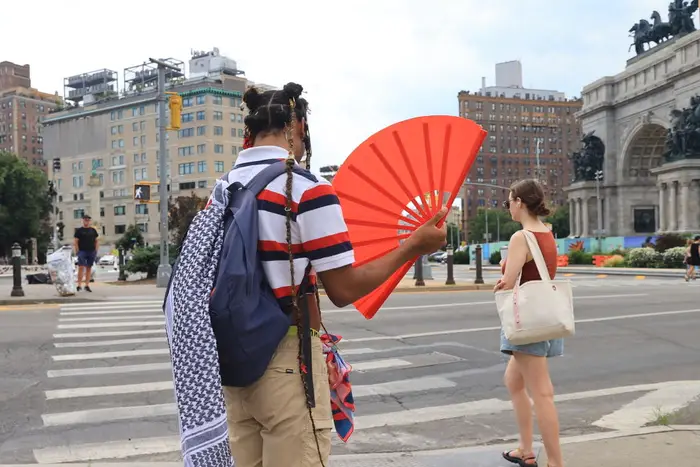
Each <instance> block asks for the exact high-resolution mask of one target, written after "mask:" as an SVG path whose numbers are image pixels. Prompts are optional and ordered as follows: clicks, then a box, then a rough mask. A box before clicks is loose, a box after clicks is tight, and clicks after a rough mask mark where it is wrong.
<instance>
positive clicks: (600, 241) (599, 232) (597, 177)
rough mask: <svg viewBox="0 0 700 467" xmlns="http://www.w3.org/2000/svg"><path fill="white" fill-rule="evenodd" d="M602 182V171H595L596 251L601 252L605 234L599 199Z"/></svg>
mask: <svg viewBox="0 0 700 467" xmlns="http://www.w3.org/2000/svg"><path fill="white" fill-rule="evenodd" d="M602 181H603V171H602V170H596V173H595V194H596V204H597V209H596V211H597V213H596V214H598V216H597V217H598V230H597V231H596V235H597V237H598V251H599V252H602V251H603V235H604V234H605V231H604V230H603V200H602V199H601V198H600V183H601V182H602Z"/></svg>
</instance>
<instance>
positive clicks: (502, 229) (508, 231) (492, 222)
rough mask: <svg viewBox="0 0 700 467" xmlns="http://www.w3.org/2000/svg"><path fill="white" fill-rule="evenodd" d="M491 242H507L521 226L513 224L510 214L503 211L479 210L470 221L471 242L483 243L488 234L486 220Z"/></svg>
mask: <svg viewBox="0 0 700 467" xmlns="http://www.w3.org/2000/svg"><path fill="white" fill-rule="evenodd" d="M487 217H488V231H489V238H490V241H494V242H495V241H507V240H509V239H510V236H511V235H513V234H514V233H515V232H517V231H518V230H520V224H518V223H517V222H513V220H512V219H511V218H510V214H509V213H508V212H507V211H505V210H503V209H488V215H487V210H486V209H484V208H479V209H478V210H477V211H476V216H474V217H472V218H471V219H469V241H470V242H483V241H484V234H485V233H486V219H487Z"/></svg>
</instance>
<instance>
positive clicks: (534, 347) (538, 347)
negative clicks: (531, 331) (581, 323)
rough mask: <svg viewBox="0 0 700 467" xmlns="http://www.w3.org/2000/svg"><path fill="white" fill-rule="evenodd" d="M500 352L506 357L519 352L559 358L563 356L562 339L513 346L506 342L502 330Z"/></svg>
mask: <svg viewBox="0 0 700 467" xmlns="http://www.w3.org/2000/svg"><path fill="white" fill-rule="evenodd" d="M501 352H502V353H504V354H506V355H513V352H520V353H524V354H528V355H534V356H536V357H547V358H552V357H561V356H562V355H564V339H552V340H549V341H542V342H534V343H532V344H525V345H513V344H511V343H510V342H508V339H506V335H505V333H504V332H503V329H501Z"/></svg>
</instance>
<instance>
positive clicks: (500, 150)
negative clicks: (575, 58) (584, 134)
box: [458, 61, 582, 238]
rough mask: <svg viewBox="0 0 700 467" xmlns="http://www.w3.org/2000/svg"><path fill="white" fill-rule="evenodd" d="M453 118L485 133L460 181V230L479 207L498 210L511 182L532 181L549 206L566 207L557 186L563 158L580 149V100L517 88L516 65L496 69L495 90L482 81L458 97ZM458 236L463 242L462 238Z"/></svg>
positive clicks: (564, 176)
mask: <svg viewBox="0 0 700 467" xmlns="http://www.w3.org/2000/svg"><path fill="white" fill-rule="evenodd" d="M458 104H459V114H460V116H462V117H464V118H469V119H471V120H474V121H475V122H476V123H478V124H480V125H481V126H482V127H483V128H484V129H485V130H487V132H488V136H487V137H486V140H485V142H484V144H483V146H482V147H481V150H480V152H479V154H478V156H477V159H476V162H475V163H474V165H473V166H472V168H471V170H470V172H469V174H468V176H467V179H466V180H465V185H464V192H463V206H462V209H463V212H464V216H463V218H464V220H463V222H464V224H463V230H464V232H465V235H466V231H467V228H468V222H469V219H470V218H472V217H473V216H474V215H476V213H477V209H479V208H496V209H498V208H500V206H501V205H502V202H503V201H505V200H506V199H507V198H508V189H507V187H509V186H510V185H511V184H513V183H514V182H515V181H517V180H520V179H523V178H537V179H539V180H540V181H541V182H542V184H543V185H544V186H545V190H546V195H547V198H548V201H549V202H550V203H551V204H552V205H553V206H554V207H557V206H562V205H564V204H565V203H566V194H565V193H564V191H563V188H564V187H566V186H568V185H569V184H570V183H571V180H572V178H571V176H572V173H571V169H572V164H571V161H570V159H569V157H568V155H569V154H570V153H571V152H573V151H577V150H579V149H580V146H581V143H580V139H581V125H580V123H579V122H578V121H577V120H576V118H575V116H574V115H575V113H576V112H578V111H579V110H580V109H581V105H582V101H581V100H580V99H568V98H566V96H565V94H564V93H562V92H559V91H550V90H541V89H527V88H524V87H523V86H522V65H521V64H520V62H517V61H512V62H505V63H500V64H497V65H496V86H491V87H487V86H486V79H485V78H483V79H482V87H481V89H480V90H479V91H478V92H469V91H461V92H460V93H459V94H458ZM464 238H467V237H466V236H465V237H464Z"/></svg>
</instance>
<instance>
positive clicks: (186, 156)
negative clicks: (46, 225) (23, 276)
mask: <svg viewBox="0 0 700 467" xmlns="http://www.w3.org/2000/svg"><path fill="white" fill-rule="evenodd" d="M207 58H209V59H210V63H209V65H207V66H205V67H204V71H202V65H201V62H202V61H205V62H206V59H207ZM192 60H193V61H195V60H196V61H197V68H196V69H197V73H192V74H191V75H190V77H189V78H185V76H184V73H172V74H170V75H168V77H167V78H168V81H167V85H166V90H167V91H168V92H177V93H178V94H179V95H180V96H181V97H182V103H183V109H182V126H181V129H180V130H179V131H176V132H175V131H169V132H168V133H167V148H168V155H167V156H168V161H169V165H168V166H167V167H166V177H167V182H168V189H169V193H170V197H171V199H174V198H176V197H178V196H189V195H190V194H191V193H196V194H197V195H198V196H208V195H209V193H210V192H211V189H212V188H213V186H214V183H215V181H216V179H217V178H219V177H220V176H221V175H222V174H223V173H225V172H227V171H228V170H230V169H231V167H232V165H233V163H234V162H235V160H236V157H237V154H238V152H239V151H241V150H242V146H243V128H244V125H243V118H244V111H243V110H241V103H242V96H243V92H244V91H245V88H246V85H247V80H246V78H245V76H244V75H243V72H242V71H240V70H238V69H237V67H236V63H235V61H233V60H230V59H227V58H225V57H221V56H220V55H219V54H218V50H216V49H215V50H214V52H206V53H205V52H197V53H196V54H195V55H194V56H193V58H192ZM191 65H192V62H191ZM141 67H143V66H141ZM191 69H193V67H191ZM183 70H184V67H183ZM107 71H108V70H107ZM131 71H132V72H134V70H133V69H132V70H131ZM103 72H104V70H103V71H101V72H100V73H103ZM101 76H102V77H104V76H105V75H104V74H102V75H101ZM107 76H111V75H110V74H109V73H107ZM125 76H126V74H125ZM134 76H136V78H133V79H130V78H125V80H124V90H123V91H122V92H120V93H119V94H120V95H119V97H111V98H109V97H108V98H104V95H105V94H107V95H110V94H112V93H113V92H114V91H113V87H114V86H113V85H106V84H105V82H104V81H103V82H102V85H100V86H98V87H97V88H98V89H99V90H100V92H101V93H105V94H102V95H98V96H96V97H95V96H94V95H93V96H92V97H90V98H89V99H87V100H84V102H83V105H78V106H76V107H74V108H72V109H69V110H66V111H63V112H58V113H55V114H52V115H51V116H49V117H48V118H46V119H45V120H44V124H45V127H46V128H45V132H44V138H45V145H46V157H47V159H54V158H58V159H60V160H61V166H62V167H61V171H60V172H59V173H56V174H55V178H56V184H57V190H58V193H59V195H58V196H59V197H58V206H59V214H58V216H59V221H61V222H63V223H64V225H65V227H64V232H65V234H64V235H70V232H73V230H74V228H76V227H78V225H79V224H80V222H81V218H82V216H83V214H84V213H89V214H90V215H91V216H92V218H93V222H95V223H96V224H97V226H98V229H99V230H100V231H101V234H102V243H103V244H113V243H114V242H115V241H116V240H117V239H119V238H120V236H121V235H122V234H123V233H124V232H125V230H126V229H127V227H128V226H129V225H132V224H133V225H137V226H138V228H139V229H140V230H141V232H143V235H144V239H145V241H146V242H147V243H157V242H158V241H159V238H160V237H159V236H160V224H159V209H158V204H155V203H154V204H141V203H139V202H135V200H134V184H136V183H142V182H151V183H153V184H154V185H153V187H152V190H151V199H152V200H153V201H158V199H159V198H158V187H157V183H158V182H159V181H160V176H161V173H160V172H161V168H160V166H159V163H158V157H159V133H158V128H159V125H160V121H159V118H158V105H159V104H158V102H157V93H156V86H155V84H153V83H152V82H153V79H154V78H157V75H156V74H154V73H152V70H148V69H142V70H137V71H135V74H134ZM110 79H111V78H110ZM74 81H75V80H74ZM84 81H86V82H87V81H89V79H88V80H84ZM88 84H89V83H88ZM90 86H93V88H94V85H90ZM74 94H75V93H74ZM78 94H81V93H78ZM79 97H80V96H77V97H76V98H79ZM167 115H168V119H170V116H169V111H168V112H167Z"/></svg>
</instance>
